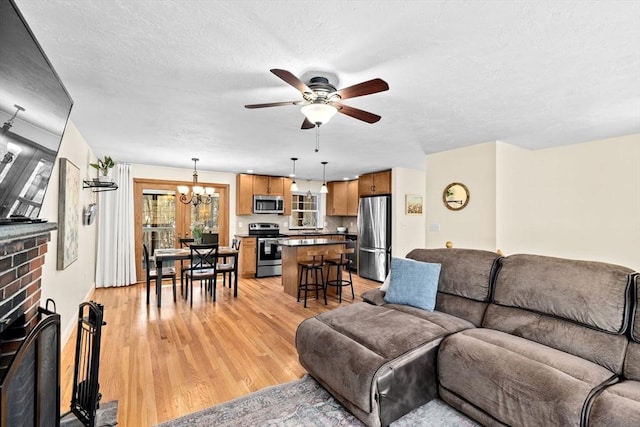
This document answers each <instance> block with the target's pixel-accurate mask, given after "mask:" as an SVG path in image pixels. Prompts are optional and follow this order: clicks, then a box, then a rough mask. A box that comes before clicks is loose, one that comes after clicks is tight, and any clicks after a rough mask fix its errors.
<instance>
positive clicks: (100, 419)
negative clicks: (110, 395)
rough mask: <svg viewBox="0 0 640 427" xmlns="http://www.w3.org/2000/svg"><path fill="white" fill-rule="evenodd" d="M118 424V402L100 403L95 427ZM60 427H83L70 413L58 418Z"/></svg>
mask: <svg viewBox="0 0 640 427" xmlns="http://www.w3.org/2000/svg"><path fill="white" fill-rule="evenodd" d="M117 424H118V401H117V400H111V401H109V402H101V403H100V407H99V408H98V410H97V411H96V424H95V425H96V427H113V426H115V425H117ZM60 427H84V424H82V423H81V422H80V420H78V419H77V418H76V416H75V415H73V414H72V413H66V414H64V415H63V416H62V418H60Z"/></svg>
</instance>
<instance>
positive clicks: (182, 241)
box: [179, 237, 196, 295]
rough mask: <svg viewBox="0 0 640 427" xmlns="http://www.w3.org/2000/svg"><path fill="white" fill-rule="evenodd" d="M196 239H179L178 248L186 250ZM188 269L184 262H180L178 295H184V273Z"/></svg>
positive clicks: (186, 263) (186, 262)
mask: <svg viewBox="0 0 640 427" xmlns="http://www.w3.org/2000/svg"><path fill="white" fill-rule="evenodd" d="M195 241H196V239H194V238H192V237H188V238H181V239H179V242H180V247H181V248H186V247H189V245H191V244H192V243H194V242H195ZM188 269H189V263H188V261H186V260H183V259H181V260H180V295H184V273H185V272H186V271H187V270H188Z"/></svg>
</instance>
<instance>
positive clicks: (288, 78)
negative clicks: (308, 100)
mask: <svg viewBox="0 0 640 427" xmlns="http://www.w3.org/2000/svg"><path fill="white" fill-rule="evenodd" d="M269 71H271V72H272V73H273V74H275V75H276V76H278V77H280V78H281V79H282V80H284V81H285V82H287V83H288V84H290V85H291V86H293V87H295V88H296V89H298V90H299V91H300V92H302V93H305V92H308V93H313V91H312V90H311V89H309V86H307V85H306V84H304V83H303V81H302V80H300V79H299V78H297V77H296V76H294V75H293V74H291V73H290V72H289V71H287V70H280V69H278V68H272V69H271V70H269Z"/></svg>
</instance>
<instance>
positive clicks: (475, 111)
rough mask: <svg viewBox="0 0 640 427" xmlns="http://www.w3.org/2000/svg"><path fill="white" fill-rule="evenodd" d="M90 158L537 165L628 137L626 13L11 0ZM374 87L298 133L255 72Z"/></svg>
mask: <svg viewBox="0 0 640 427" xmlns="http://www.w3.org/2000/svg"><path fill="white" fill-rule="evenodd" d="M15 1H16V4H17V5H18V7H19V8H20V10H21V11H22V13H23V15H24V16H25V19H26V20H27V22H28V23H29V25H30V26H31V28H32V30H33V32H34V33H35V35H36V37H37V38H38V41H39V42H40V44H41V45H42V47H43V49H44V50H45V52H46V53H47V56H48V57H49V59H50V61H51V63H52V64H53V65H54V67H55V68H56V71H57V72H58V74H59V75H60V77H61V79H62V81H63V82H64V84H65V86H66V88H67V90H68V91H69V93H70V94H71V96H72V98H73V99H74V102H75V104H74V107H73V110H72V113H71V119H72V120H73V121H74V123H75V124H76V125H77V127H78V128H79V130H80V132H81V133H82V134H83V136H84V137H85V139H86V140H87V142H88V144H89V145H90V147H91V148H92V149H93V150H94V152H95V153H96V154H97V155H98V156H102V155H105V154H109V155H111V156H112V157H114V159H116V160H117V161H120V162H131V163H144V164H150V165H162V166H172V167H183V168H191V167H192V162H191V157H199V158H200V159H201V161H200V163H199V164H198V168H199V169H201V170H216V171H226V172H242V171H245V170H247V169H253V170H254V171H255V172H256V173H265V174H278V175H280V174H282V175H286V174H288V173H290V172H291V161H290V160H289V158H290V157H298V158H300V160H299V161H298V162H297V165H296V170H297V173H298V176H299V177H301V178H309V179H319V178H321V177H322V166H321V164H320V162H321V161H323V160H326V161H328V162H329V164H328V165H327V179H341V178H343V177H350V176H353V175H356V174H359V173H362V172H366V171H374V170H379V169H384V168H389V167H406V168H414V169H423V168H424V154H428V153H433V152H437V151H443V150H448V149H452V148H456V147H461V146H467V145H471V144H477V143H482V142H487V141H494V140H501V141H505V142H508V143H512V144H516V145H518V146H521V147H526V148H531V149H539V148H545V147H551V146H555V145H559V144H570V143H577V142H584V141H590V140H595V139H600V138H606V137H612V136H618V135H624V134H630V133H638V132H640V1H637V0H629V1H626V0H625V1H598V2H595V1H587V0H580V1H562V2H556V1H539V0H535V1H512V2H507V1H474V2H471V1H451V0H450V1H435V0H434V1H305V2H300V1H281V0H276V1H268V2H267V1H196V0H172V1H163V0H134V1H129V0H109V1H104V0H83V1H79V0H48V1H38V0H15ZM271 68H283V69H286V70H289V71H291V72H292V73H293V74H295V75H297V76H299V77H301V78H302V79H303V80H306V79H307V78H310V77H312V76H314V75H323V76H327V77H328V78H329V79H330V81H331V83H332V84H334V86H336V87H338V88H341V87H347V86H351V85H353V84H356V83H360V82H362V81H365V80H369V79H372V78H376V77H379V78H382V79H384V80H385V81H387V82H388V83H389V86H390V90H389V91H387V92H382V93H378V94H374V95H370V96H365V97H361V98H354V99H349V100H346V101H345V102H344V103H345V104H347V105H350V106H353V107H357V108H360V109H364V110H367V111H371V112H373V113H376V114H379V115H381V116H382V120H380V121H379V122H378V123H375V124H367V123H364V122H360V121H358V120H356V119H353V118H350V117H348V116H345V115H341V114H338V115H336V116H335V117H334V118H333V119H332V120H331V121H330V122H329V123H327V124H326V125H324V126H322V127H321V131H320V152H319V153H315V152H314V146H315V132H314V131H313V130H311V131H309V130H306V131H305V130H301V129H300V125H301V123H302V120H303V116H302V114H301V113H300V111H299V107H295V106H286V107H276V108H266V109H260V110H248V109H245V108H244V105H245V104H253V103H266V102H276V101H293V100H299V99H301V98H300V94H299V92H297V91H296V90H295V89H294V88H292V87H290V86H288V85H287V84H285V83H284V82H283V81H281V80H280V79H278V78H277V77H276V76H274V75H273V74H271V73H270V72H269V69H271Z"/></svg>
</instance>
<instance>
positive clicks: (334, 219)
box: [236, 214, 358, 234]
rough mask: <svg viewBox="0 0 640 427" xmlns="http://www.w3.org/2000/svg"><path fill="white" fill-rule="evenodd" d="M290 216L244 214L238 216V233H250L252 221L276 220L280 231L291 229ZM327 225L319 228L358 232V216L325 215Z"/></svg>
mask: <svg viewBox="0 0 640 427" xmlns="http://www.w3.org/2000/svg"><path fill="white" fill-rule="evenodd" d="M289 219H290V217H289V216H283V215H277V214H260V215H243V216H237V217H236V232H237V233H238V234H247V233H249V223H252V222H274V223H276V224H279V225H280V231H281V232H283V233H284V232H286V231H288V230H289ZM324 223H325V226H324V227H322V228H320V227H318V228H319V229H322V230H323V231H336V228H338V227H347V231H348V232H350V233H356V232H357V231H358V230H357V225H356V217H355V216H349V217H347V216H345V217H341V216H325V217H324Z"/></svg>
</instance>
